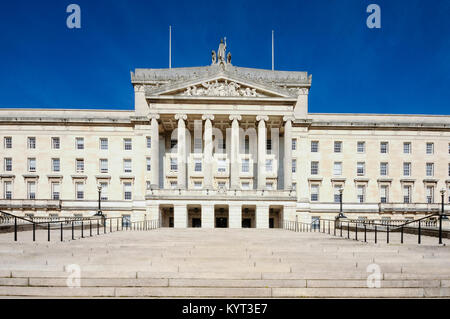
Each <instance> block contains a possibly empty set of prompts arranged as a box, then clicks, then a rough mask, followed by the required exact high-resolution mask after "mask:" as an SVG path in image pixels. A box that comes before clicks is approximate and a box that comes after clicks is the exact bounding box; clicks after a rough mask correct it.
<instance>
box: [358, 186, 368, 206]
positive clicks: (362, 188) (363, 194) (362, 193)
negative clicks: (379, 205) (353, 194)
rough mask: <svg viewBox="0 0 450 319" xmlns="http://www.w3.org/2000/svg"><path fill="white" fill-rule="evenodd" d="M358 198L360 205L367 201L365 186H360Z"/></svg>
mask: <svg viewBox="0 0 450 319" xmlns="http://www.w3.org/2000/svg"><path fill="white" fill-rule="evenodd" d="M357 197H358V202H360V203H364V202H365V200H366V186H365V185H358V187H357Z"/></svg>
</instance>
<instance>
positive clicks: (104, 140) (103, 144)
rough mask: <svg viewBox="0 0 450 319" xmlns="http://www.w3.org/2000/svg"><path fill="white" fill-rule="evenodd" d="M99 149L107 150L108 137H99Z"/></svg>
mask: <svg viewBox="0 0 450 319" xmlns="http://www.w3.org/2000/svg"><path fill="white" fill-rule="evenodd" d="M100 149H101V150H107V149H108V139H107V138H101V139H100Z"/></svg>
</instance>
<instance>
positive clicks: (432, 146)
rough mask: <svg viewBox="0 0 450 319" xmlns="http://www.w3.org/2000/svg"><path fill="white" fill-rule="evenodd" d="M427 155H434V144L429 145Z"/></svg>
mask: <svg viewBox="0 0 450 319" xmlns="http://www.w3.org/2000/svg"><path fill="white" fill-rule="evenodd" d="M427 154H434V143H427Z"/></svg>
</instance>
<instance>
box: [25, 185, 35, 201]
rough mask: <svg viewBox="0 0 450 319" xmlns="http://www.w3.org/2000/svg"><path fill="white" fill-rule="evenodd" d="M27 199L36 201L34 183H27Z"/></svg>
mask: <svg viewBox="0 0 450 319" xmlns="http://www.w3.org/2000/svg"><path fill="white" fill-rule="evenodd" d="M27 199H36V182H28V183H27Z"/></svg>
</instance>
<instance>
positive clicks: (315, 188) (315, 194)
mask: <svg viewBox="0 0 450 319" xmlns="http://www.w3.org/2000/svg"><path fill="white" fill-rule="evenodd" d="M311 201H312V202H318V201H319V185H316V184H314V185H311Z"/></svg>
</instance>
